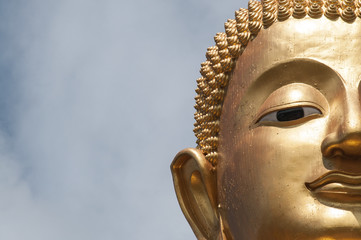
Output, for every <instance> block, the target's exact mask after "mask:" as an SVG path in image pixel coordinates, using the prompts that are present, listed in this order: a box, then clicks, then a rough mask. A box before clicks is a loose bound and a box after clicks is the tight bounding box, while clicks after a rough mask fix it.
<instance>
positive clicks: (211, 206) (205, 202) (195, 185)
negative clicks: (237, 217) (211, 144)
mask: <svg viewBox="0 0 361 240" xmlns="http://www.w3.org/2000/svg"><path fill="white" fill-rule="evenodd" d="M171 171H172V175H173V182H174V188H175V191H176V193H177V198H178V201H179V205H180V206H181V208H182V211H183V214H184V215H185V217H186V218H187V220H188V222H189V224H190V225H191V227H192V230H193V232H194V234H195V235H196V236H197V239H206V240H212V239H219V238H220V237H219V234H220V226H219V220H218V214H217V186H216V183H217V182H216V171H215V168H214V167H213V166H212V164H210V163H209V162H208V161H207V160H206V159H205V157H204V155H203V153H202V152H201V151H200V150H199V149H195V148H187V149H184V150H183V151H181V152H179V153H178V154H177V155H176V156H175V158H174V160H173V162H172V164H171Z"/></svg>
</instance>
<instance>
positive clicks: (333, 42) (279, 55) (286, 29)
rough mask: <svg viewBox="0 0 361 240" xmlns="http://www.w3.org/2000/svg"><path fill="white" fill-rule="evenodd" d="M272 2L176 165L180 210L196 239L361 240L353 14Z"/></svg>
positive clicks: (325, 5) (357, 41) (344, 6)
mask: <svg viewBox="0 0 361 240" xmlns="http://www.w3.org/2000/svg"><path fill="white" fill-rule="evenodd" d="M269 2H271V1H269ZM279 2H280V4H278V5H277V6H276V9H277V11H276V10H274V9H275V8H274V7H269V9H270V10H269V11H268V12H269V13H272V12H273V13H272V14H268V15H267V14H263V24H264V27H267V28H266V29H262V31H259V25H257V24H256V22H259V21H258V20H259V15H257V14H253V15H252V16H251V17H250V19H251V20H252V19H256V20H257V21H254V23H252V24H251V25H248V27H249V28H250V29H252V31H249V32H250V33H249V36H250V39H251V38H252V34H253V33H257V31H259V32H258V33H257V37H256V38H254V39H253V41H250V42H248V44H247V48H245V49H242V50H240V51H242V54H241V55H239V56H237V57H236V58H234V60H236V61H235V62H234V63H232V64H233V65H232V70H231V71H230V72H229V74H228V75H229V76H228V79H229V82H227V83H222V84H223V85H222V84H220V85H219V86H218V88H216V89H218V90H219V91H222V94H223V95H222V97H221V99H222V100H221V101H219V102H218V103H217V104H218V105H220V104H221V107H220V108H219V109H218V110H217V111H218V112H217V111H215V112H214V113H212V114H213V115H212V116H213V118H212V117H210V115H208V116H206V115H207V114H209V113H208V112H206V111H205V112H204V113H202V114H203V115H205V117H203V118H202V117H200V118H199V119H198V120H197V122H201V124H199V125H197V124H196V128H197V126H198V127H199V129H200V130H198V131H199V132H197V131H195V132H196V133H198V135H197V137H198V139H199V140H198V144H204V145H201V146H199V148H200V149H185V150H183V151H182V152H180V153H179V154H178V155H177V156H176V157H175V159H174V161H173V163H172V165H171V169H172V173H173V179H174V184H175V189H176V192H177V197H178V200H179V202H180V205H181V207H182V210H183V212H184V214H185V216H186V218H187V220H188V221H189V223H190V225H191V226H192V229H193V231H194V233H195V235H196V236H197V238H198V239H207V240H208V239H224V240H225V239H227V240H231V239H246V240H253V239H255V240H268V239H275V240H278V239H290V240H293V239H305V240H307V239H312V240H316V239H317V240H321V239H329V240H331V239H344V240H345V239H361V100H360V99H361V96H360V95H361V84H360V82H361V55H360V53H361V20H360V19H359V18H356V16H358V15H359V11H358V7H359V5H360V4H359V2H354V1H344V2H338V1H333V3H332V2H331V1H328V2H322V1H315V2H312V1H310V2H307V4H308V5H305V2H304V1H298V2H297V1H295V2H293V3H290V2H288V1H283V2H282V1H281V0H280V1H279ZM310 3H313V4H310ZM316 3H318V4H316ZM331 3H332V4H331ZM252 4H253V5H252ZM252 4H251V5H252V6H253V8H255V9H256V8H257V6H260V5H257V4H255V3H252ZM265 5H266V4H264V5H263V7H264V8H265ZM266 6H267V5H266ZM270 6H274V5H272V4H271V5H270ZM240 11H241V10H240ZM257 11H258V10H257ZM257 11H256V12H257ZM258 12H259V11H258ZM307 14H308V15H307ZM250 15H251V14H250ZM286 19H287V21H284V22H281V21H283V20H286ZM330 19H331V20H332V21H331V20H330ZM265 20H266V21H265ZM220 36H221V35H220ZM254 36H255V35H254ZM211 51H215V49H213V50H211ZM209 56H210V54H209V53H208V54H207V57H209ZM213 58H215V57H214V56H213ZM209 59H212V58H209ZM218 60H219V59H218ZM218 60H217V61H218ZM215 61H216V60H215ZM212 64H214V63H212ZM221 65H222V64H221ZM204 66H206V65H205V64H203V67H204ZM207 66H208V67H210V64H209V65H207ZM225 66H226V65H225ZM212 69H213V70H212V71H214V67H212ZM208 70H209V69H208ZM205 72H207V71H206V70H205ZM209 72H210V71H208V72H207V74H208V75H206V74H204V73H203V74H204V75H206V76H208V77H209V79H213V78H212V77H213V76H216V74H213V75H212V74H209ZM224 72H226V71H224ZM218 74H220V73H218ZM203 78H205V77H204V76H203ZM202 81H203V84H205V83H204V81H205V80H204V79H203V80H202ZM202 81H198V82H199V83H201V84H200V85H202ZM207 81H208V83H207V84H208V85H206V86H203V85H202V86H201V88H203V90H199V89H198V92H199V94H200V96H201V97H197V101H198V102H197V104H198V105H199V104H200V102H201V100H202V101H205V98H204V96H203V95H205V94H206V92H208V95H207V96H208V97H209V96H216V95H212V94H213V93H214V94H215V92H213V91H214V90H212V89H209V82H210V81H212V80H207ZM207 86H208V88H207ZM207 89H208V90H207ZM212 92H213V93H212ZM211 93H212V94H211ZM202 94H203V95H202ZM218 97H219V95H218ZM219 98H220V97H219ZM203 104H204V103H203ZM204 105H205V104H204ZM199 106H200V105H199ZM213 106H215V105H213ZM200 109H201V108H200ZM201 110H202V109H201ZM201 110H199V111H201ZM207 111H208V110H207ZM209 111H210V110H209ZM220 111H221V112H220ZM203 115H202V116H203ZM214 116H217V117H218V118H215V117H214ZM196 119H197V118H196ZM202 124H203V125H202ZM202 126H203V127H202ZM202 132H204V133H202ZM200 133H202V134H200ZM209 146H210V147H209ZM210 154H213V155H214V156H216V157H215V158H210V157H208V158H207V156H209V155H210Z"/></svg>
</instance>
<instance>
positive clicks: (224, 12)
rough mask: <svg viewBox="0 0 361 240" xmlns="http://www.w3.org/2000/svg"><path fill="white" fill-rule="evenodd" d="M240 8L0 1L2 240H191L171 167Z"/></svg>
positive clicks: (188, 139) (189, 140) (174, 1)
mask: <svg viewBox="0 0 361 240" xmlns="http://www.w3.org/2000/svg"><path fill="white" fill-rule="evenodd" d="M239 7H246V2H245V1H235V0H229V1H226V2H224V1H223V2H221V1H216V0H192V1H190V0H170V1H169V0H168V1H166V0H154V1H145V0H138V1H132V2H131V1H128V2H125V1H119V0H118V1H116V0H102V1H99V0H98V1H95V0H62V1H55V0H18V1H10V0H0V52H1V54H0V196H1V197H0V212H1V214H0V239H11V240H18V239H19V240H22V239H29V240H32V239H34V240H35V239H36V240H42V239H47V240H48V239H52V240H57V239H59V240H60V239H62V240H63V239H68V240H73V239H87V240H98V239H104V240H112V239H157V240H159V239H167V240H168V239H175V240H177V239H179V240H181V239H195V237H194V236H193V233H192V232H191V229H190V227H189V226H188V224H187V222H186V220H185V219H184V217H183V215H182V213H181V210H180V208H179V207H178V203H177V200H176V197H175V193H174V191H173V186H172V180H171V174H170V171H169V165H170V162H171V161H172V159H173V157H174V155H175V154H176V153H177V152H178V151H179V150H181V149H183V148H186V147H194V146H195V137H194V136H193V132H192V128H193V114H194V109H193V105H194V100H193V98H194V96H195V92H194V89H195V87H196V82H195V80H196V79H197V78H198V77H199V66H200V63H201V62H202V61H204V59H205V56H204V55H205V51H206V48H207V47H208V46H212V45H213V36H214V35H215V34H216V33H217V32H220V31H223V23H224V22H225V21H226V20H227V18H233V17H234V11H235V10H237V9H238V8H239Z"/></svg>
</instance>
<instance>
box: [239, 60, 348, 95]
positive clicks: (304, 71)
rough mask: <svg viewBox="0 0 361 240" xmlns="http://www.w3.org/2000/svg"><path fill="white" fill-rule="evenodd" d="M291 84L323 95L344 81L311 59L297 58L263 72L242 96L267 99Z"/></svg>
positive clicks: (334, 72) (326, 67)
mask: <svg viewBox="0 0 361 240" xmlns="http://www.w3.org/2000/svg"><path fill="white" fill-rule="evenodd" d="M291 83H304V84H308V85H310V86H312V87H314V88H316V89H318V90H319V91H320V92H321V93H325V92H329V91H336V90H338V88H339V87H342V86H343V85H344V80H343V78H342V77H341V76H340V75H339V74H338V73H337V72H336V71H335V70H334V69H332V68H331V67H329V66H328V65H326V64H324V63H321V62H319V61H317V60H314V59H311V58H297V59H292V60H288V61H285V62H282V63H278V64H277V65H274V66H272V67H271V68H269V69H267V70H266V71H264V72H263V73H262V74H260V75H259V76H258V77H256V78H255V80H254V81H253V83H252V84H251V86H250V87H249V89H248V91H247V92H246V93H245V95H244V96H247V95H249V94H251V95H252V96H254V97H257V98H260V97H261V96H262V97H263V98H267V97H268V96H269V94H271V93H272V92H274V91H275V90H277V89H278V88H280V87H283V86H285V85H288V84H291ZM266 93H268V94H266ZM263 100H265V99H263Z"/></svg>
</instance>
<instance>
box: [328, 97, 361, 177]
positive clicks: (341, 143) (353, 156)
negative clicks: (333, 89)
mask: <svg viewBox="0 0 361 240" xmlns="http://www.w3.org/2000/svg"><path fill="white" fill-rule="evenodd" d="M355 95H356V93H355ZM355 95H354V96H348V97H347V98H346V99H344V100H345V101H343V104H342V108H340V109H342V110H341V111H340V117H339V118H338V119H340V120H341V122H340V121H333V122H332V121H331V123H330V125H331V126H329V129H334V131H333V132H332V133H330V134H329V135H327V136H326V138H325V139H324V140H323V142H322V144H321V151H322V155H323V157H324V165H325V166H326V167H327V168H329V169H330V168H331V169H332V170H341V171H346V172H355V173H359V174H360V173H361V106H360V100H359V98H358V94H357V96H355Z"/></svg>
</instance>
